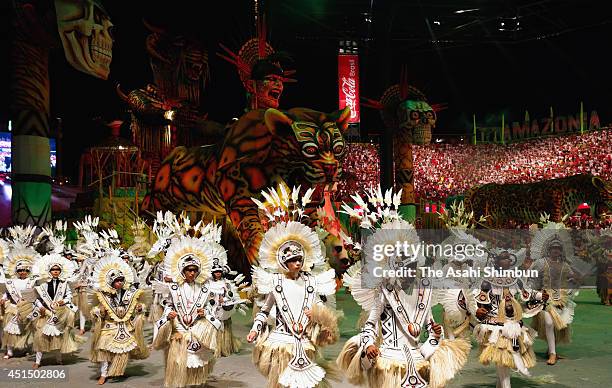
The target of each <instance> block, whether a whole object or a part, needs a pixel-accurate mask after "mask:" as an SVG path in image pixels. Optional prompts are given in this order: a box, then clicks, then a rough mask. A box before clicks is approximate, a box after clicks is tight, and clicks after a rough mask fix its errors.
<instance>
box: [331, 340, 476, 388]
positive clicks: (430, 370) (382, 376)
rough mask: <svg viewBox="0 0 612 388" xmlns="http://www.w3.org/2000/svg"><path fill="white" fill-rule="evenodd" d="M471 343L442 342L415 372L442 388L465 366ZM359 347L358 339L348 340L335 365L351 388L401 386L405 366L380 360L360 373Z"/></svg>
mask: <svg viewBox="0 0 612 388" xmlns="http://www.w3.org/2000/svg"><path fill="white" fill-rule="evenodd" d="M470 347H471V345H470V343H469V342H468V341H467V340H464V339H457V340H452V341H451V340H442V341H441V342H440V346H439V347H438V349H436V351H435V352H434V353H433V354H432V356H431V357H430V358H429V360H428V361H421V362H419V363H418V364H417V365H416V367H417V371H418V372H419V374H420V375H421V377H423V378H424V379H426V380H427V381H428V386H429V387H431V388H441V387H444V386H445V385H446V384H447V383H448V382H449V381H450V380H451V379H452V378H453V377H454V376H455V374H456V373H457V372H458V371H459V370H460V369H461V368H462V367H463V366H464V365H465V364H466V362H467V359H468V354H469V351H470ZM362 356H365V355H362V354H361V352H360V347H359V335H356V336H354V337H352V338H350V339H349V340H348V341H347V342H346V344H344V347H343V348H342V350H341V351H340V354H339V355H338V358H337V359H336V363H337V365H338V367H339V368H340V369H341V370H342V371H344V372H345V375H346V377H347V379H348V381H349V382H350V383H351V384H354V385H363V384H365V383H366V382H367V384H368V386H369V387H371V388H395V387H399V386H401V382H402V379H403V378H404V373H406V362H405V361H404V360H395V359H391V358H386V357H382V356H379V357H377V358H376V362H375V363H374V365H373V366H372V368H370V369H368V370H367V371H366V370H364V369H363V367H362V364H361V357H362Z"/></svg>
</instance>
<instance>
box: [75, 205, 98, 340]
mask: <svg viewBox="0 0 612 388" xmlns="http://www.w3.org/2000/svg"><path fill="white" fill-rule="evenodd" d="M99 221H100V219H99V218H98V217H93V218H92V217H91V216H90V215H87V216H85V218H84V220H83V221H82V222H79V221H77V222H74V227H75V229H76V231H77V233H78V241H77V247H76V249H77V252H76V253H75V256H76V258H77V260H76V261H77V263H78V264H79V270H78V276H77V279H76V284H75V294H76V295H75V296H74V303H75V304H76V305H77V307H78V309H79V334H81V335H83V334H85V323H86V321H87V320H89V319H90V317H91V314H90V309H91V307H90V305H89V300H88V290H89V287H90V282H91V273H92V272H93V267H94V265H95V263H96V262H97V261H98V259H99V258H100V257H101V256H102V255H103V254H104V251H103V250H102V249H100V248H99V243H98V240H99V239H100V236H99V235H98V223H99Z"/></svg>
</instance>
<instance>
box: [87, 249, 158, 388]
mask: <svg viewBox="0 0 612 388" xmlns="http://www.w3.org/2000/svg"><path fill="white" fill-rule="evenodd" d="M133 282H134V275H133V272H132V268H131V267H130V266H129V265H128V264H127V263H126V262H125V261H124V260H123V259H121V258H120V257H118V256H117V254H116V252H113V253H111V254H109V255H107V256H106V257H104V258H102V259H100V260H99V261H98V262H97V263H96V265H95V266H94V269H93V276H92V288H93V289H94V290H95V293H94V294H93V295H92V296H93V297H94V298H93V299H94V300H93V302H92V305H93V306H95V307H93V308H92V310H91V315H92V319H93V323H94V330H93V337H92V341H91V356H90V360H91V361H92V362H98V363H100V378H99V379H98V384H100V385H101V384H104V383H105V382H106V379H107V378H108V377H113V376H123V374H124V373H125V368H126V366H127V363H128V360H129V359H144V358H147V357H148V356H149V349H148V347H147V346H146V344H145V341H144V335H143V323H144V306H145V305H146V302H145V301H144V298H145V291H143V290H139V289H134V288H132V283H133Z"/></svg>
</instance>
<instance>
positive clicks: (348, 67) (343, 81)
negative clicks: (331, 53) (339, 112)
mask: <svg viewBox="0 0 612 388" xmlns="http://www.w3.org/2000/svg"><path fill="white" fill-rule="evenodd" d="M338 99H339V102H338V105H339V107H340V109H344V107H346V106H348V107H350V108H351V118H350V120H349V123H358V122H359V56H358V55H356V54H339V55H338Z"/></svg>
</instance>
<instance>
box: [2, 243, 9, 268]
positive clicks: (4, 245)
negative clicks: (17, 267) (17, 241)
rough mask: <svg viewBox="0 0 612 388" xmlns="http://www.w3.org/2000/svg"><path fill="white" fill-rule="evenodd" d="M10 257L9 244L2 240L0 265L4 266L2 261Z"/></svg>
mask: <svg viewBox="0 0 612 388" xmlns="http://www.w3.org/2000/svg"><path fill="white" fill-rule="evenodd" d="M8 255H9V244H8V243H7V242H6V241H5V240H4V239H1V238H0V264H2V261H3V260H4V258H5V257H7V256H8Z"/></svg>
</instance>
